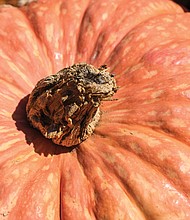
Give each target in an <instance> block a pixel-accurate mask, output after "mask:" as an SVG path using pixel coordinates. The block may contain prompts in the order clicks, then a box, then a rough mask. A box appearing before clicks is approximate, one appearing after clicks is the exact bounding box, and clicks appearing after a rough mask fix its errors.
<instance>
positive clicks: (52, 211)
mask: <svg viewBox="0 0 190 220" xmlns="http://www.w3.org/2000/svg"><path fill="white" fill-rule="evenodd" d="M55 212H56V209H55V205H54V202H53V201H52V202H50V203H49V205H48V207H47V215H46V217H47V220H52V219H55V214H56V213H55Z"/></svg>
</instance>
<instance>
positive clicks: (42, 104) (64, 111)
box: [26, 63, 117, 147]
mask: <svg viewBox="0 0 190 220" xmlns="http://www.w3.org/2000/svg"><path fill="white" fill-rule="evenodd" d="M116 91H117V86H116V82H115V79H114V77H113V75H112V74H110V73H109V72H107V67H106V66H101V67H100V68H98V69H96V68H95V67H93V66H92V65H88V64H86V63H80V64H75V65H73V66H70V67H68V68H64V69H63V70H61V71H59V72H58V73H57V74H55V75H51V76H48V77H46V78H44V79H42V80H40V81H39V82H38V83H37V85H36V86H35V88H34V90H33V91H32V93H31V94H30V97H29V101H28V104H27V107H26V111H27V117H28V120H29V121H30V123H31V124H32V125H33V127H35V128H37V129H39V130H40V131H41V132H42V134H43V135H44V136H45V137H47V138H49V139H52V141H53V142H54V143H56V144H59V145H63V146H67V147H69V146H73V145H77V144H80V143H81V142H82V141H84V140H85V139H86V138H88V136H89V135H91V134H92V133H93V131H94V129H95V126H96V125H97V122H98V121H99V119H100V111H99V106H100V104H101V101H104V100H108V99H110V97H112V96H113V95H114V93H115V92H116Z"/></svg>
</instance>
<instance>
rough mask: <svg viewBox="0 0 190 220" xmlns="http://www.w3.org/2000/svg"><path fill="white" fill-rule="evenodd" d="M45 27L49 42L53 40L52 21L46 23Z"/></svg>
mask: <svg viewBox="0 0 190 220" xmlns="http://www.w3.org/2000/svg"><path fill="white" fill-rule="evenodd" d="M45 29H46V36H47V40H48V41H49V42H54V24H53V23H50V24H46V26H45Z"/></svg>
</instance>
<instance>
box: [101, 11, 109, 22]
mask: <svg viewBox="0 0 190 220" xmlns="http://www.w3.org/2000/svg"><path fill="white" fill-rule="evenodd" d="M107 18H108V13H103V14H102V20H103V21H104V20H106V19H107Z"/></svg>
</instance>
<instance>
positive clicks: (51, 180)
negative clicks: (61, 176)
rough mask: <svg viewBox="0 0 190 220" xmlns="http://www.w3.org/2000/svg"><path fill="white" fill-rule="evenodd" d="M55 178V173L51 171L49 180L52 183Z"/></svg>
mask: <svg viewBox="0 0 190 220" xmlns="http://www.w3.org/2000/svg"><path fill="white" fill-rule="evenodd" d="M53 179H54V175H53V173H50V174H49V175H48V178H47V180H48V181H49V182H50V183H53Z"/></svg>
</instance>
